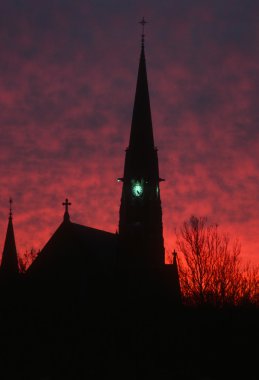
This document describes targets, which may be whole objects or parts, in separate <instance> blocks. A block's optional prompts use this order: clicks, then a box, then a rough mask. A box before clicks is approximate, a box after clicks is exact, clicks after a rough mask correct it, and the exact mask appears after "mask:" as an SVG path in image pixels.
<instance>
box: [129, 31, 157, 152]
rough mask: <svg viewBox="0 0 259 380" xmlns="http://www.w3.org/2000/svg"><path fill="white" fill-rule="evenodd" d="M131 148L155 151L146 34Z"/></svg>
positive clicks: (134, 110)
mask: <svg viewBox="0 0 259 380" xmlns="http://www.w3.org/2000/svg"><path fill="white" fill-rule="evenodd" d="M129 148H132V149H135V150H141V151H143V149H144V150H146V149H154V138H153V128H152V118H151V109H150V100H149V90H148V81H147V68H146V58H145V46H144V34H142V42H141V53H140V60H139V69H138V79H137V86H136V94H135V101H134V108H133V116H132V123H131V133H130V142H129Z"/></svg>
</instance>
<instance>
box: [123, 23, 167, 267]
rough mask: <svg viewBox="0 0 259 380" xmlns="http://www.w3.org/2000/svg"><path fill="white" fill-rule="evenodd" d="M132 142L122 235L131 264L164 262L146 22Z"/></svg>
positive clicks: (125, 178) (125, 180) (125, 181)
mask: <svg viewBox="0 0 259 380" xmlns="http://www.w3.org/2000/svg"><path fill="white" fill-rule="evenodd" d="M141 24H142V27H143V31H142V40H141V52H140V60H139V68H138V78H137V86H136V93H135V100H134V107H133V116H132V123H131V131H130V140H129V146H128V148H127V149H126V157H125V164H124V175H123V178H118V181H121V182H123V187H122V196H121V205H120V220H119V236H120V241H121V245H122V248H123V252H124V255H125V257H124V260H126V261H127V266H130V267H136V268H147V269H148V268H150V269H151V270H153V269H155V268H161V267H162V266H163V265H164V241H163V226H162V208H161V199H160V190H159V185H160V182H161V181H162V179H161V178H160V177H159V169H158V155H157V148H156V147H155V145H154V137H153V127H152V117H151V108H150V100H149V90H148V81H147V69H146V59H145V46H144V26H145V24H146V21H145V20H144V18H143V19H142V21H141Z"/></svg>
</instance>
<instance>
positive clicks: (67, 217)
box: [62, 198, 71, 221]
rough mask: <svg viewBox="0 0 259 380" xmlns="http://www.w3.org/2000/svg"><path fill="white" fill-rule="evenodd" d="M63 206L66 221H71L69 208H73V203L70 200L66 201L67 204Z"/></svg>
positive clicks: (64, 203)
mask: <svg viewBox="0 0 259 380" xmlns="http://www.w3.org/2000/svg"><path fill="white" fill-rule="evenodd" d="M62 206H64V207H65V214H64V221H70V217H69V213H68V207H69V206H71V203H70V202H69V200H68V198H66V199H65V202H63V203H62Z"/></svg>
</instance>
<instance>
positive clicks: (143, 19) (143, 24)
mask: <svg viewBox="0 0 259 380" xmlns="http://www.w3.org/2000/svg"><path fill="white" fill-rule="evenodd" d="M139 24H141V25H142V34H141V42H142V45H144V38H145V25H146V24H147V21H146V20H145V18H144V17H142V20H141V21H139Z"/></svg>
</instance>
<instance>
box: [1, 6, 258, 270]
mask: <svg viewBox="0 0 259 380" xmlns="http://www.w3.org/2000/svg"><path fill="white" fill-rule="evenodd" d="M258 14H259V3H258V1H257V0H255V1H253V0H250V1H243V0H242V1H241V0H235V1H234V0H225V1H223V0H217V1H216V0H214V1H205V0H196V1H195V2H194V1H193V0H192V1H190V0H176V1H174V2H169V1H168V0H160V1H159V2H158V1H155V0H153V1H152V0H149V1H136V0H132V1H129V2H122V1H119V0H109V1H107V0H95V1H87V2H86V1H82V0H78V1H76V2H75V1H73V0H51V1H50V0H42V1H41V0H38V1H37V2H35V1H34V0H25V1H14V0H8V1H7V0H5V1H1V4H0V52H1V59H0V130H1V134H0V162H1V166H0V192H1V193H0V194H1V196H0V249H1V251H2V248H3V243H4V238H5V232H6V227H7V217H8V199H9V197H10V196H12V198H13V200H14V225H15V232H16V242H17V247H18V251H19V252H20V253H22V252H24V251H25V250H26V249H30V248H31V247H35V248H36V249H38V248H41V247H42V246H43V245H44V244H45V243H46V242H47V240H48V239H49V237H50V236H51V234H52V233H53V232H54V231H55V229H56V228H57V227H58V225H59V224H60V222H61V221H62V217H63V212H64V211H63V207H62V205H61V203H62V202H63V200H64V199H65V198H66V197H68V198H69V199H70V201H71V202H72V207H71V210H70V215H71V219H72V221H75V222H77V223H81V224H85V225H88V226H92V227H97V228H100V229H104V230H108V231H112V232H114V231H115V230H116V228H117V225H118V211H119V204H120V193H121V185H120V184H118V183H117V182H116V178H117V177H120V176H122V173H123V164H124V154H125V148H126V147H127V144H128V139H129V132H130V124H131V114H132V107H133V98H134V93H135V85H136V76H137V68H138V61H139V54H140V26H139V25H138V24H137V21H138V20H140V19H141V18H142V16H143V15H145V17H146V18H147V20H148V21H149V24H148V25H147V27H146V59H147V66H148V79H149V88H150V97H151V107H152V116H153V126H154V134H155V140H156V145H157V146H158V148H159V160H160V174H161V177H163V178H166V182H164V183H162V184H161V197H162V206H163V221H164V238H165V245H166V250H167V251H168V252H169V251H171V250H173V248H174V241H175V229H177V228H179V227H180V225H181V224H182V222H183V221H184V220H186V219H188V218H189V217H190V216H191V215H192V214H194V215H197V216H207V217H208V218H209V221H211V222H212V223H217V224H219V225H220V227H221V229H222V231H225V232H228V233H229V234H230V235H231V237H232V238H236V237H238V238H239V239H240V241H241V244H242V252H243V256H244V258H246V259H248V260H251V261H252V262H257V263H258V262H259V239H258V231H259V217H258V215H259V206H258V205H259V202H258V188H259V175H258V163H259V136H258V130H259V127H258V124H259V107H258V99H259V83H258V74H259V51H258V46H259V41H258V40H259V31H258V19H257V18H256V15H258Z"/></svg>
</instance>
